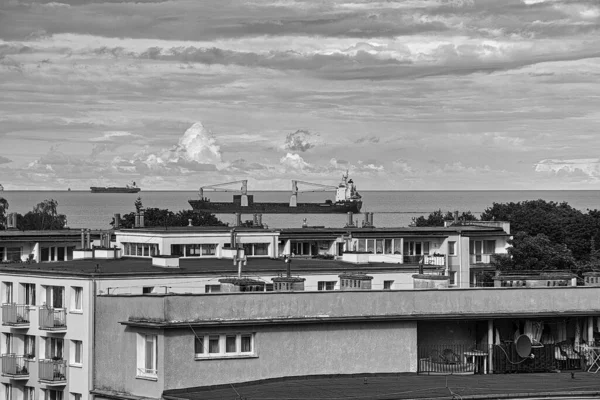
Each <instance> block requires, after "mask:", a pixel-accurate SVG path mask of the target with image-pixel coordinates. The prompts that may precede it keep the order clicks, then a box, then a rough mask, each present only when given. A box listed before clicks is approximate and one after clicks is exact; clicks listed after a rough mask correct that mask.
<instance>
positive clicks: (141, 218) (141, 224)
mask: <svg viewBox="0 0 600 400" xmlns="http://www.w3.org/2000/svg"><path fill="white" fill-rule="evenodd" d="M143 227H144V210H140V228H143Z"/></svg>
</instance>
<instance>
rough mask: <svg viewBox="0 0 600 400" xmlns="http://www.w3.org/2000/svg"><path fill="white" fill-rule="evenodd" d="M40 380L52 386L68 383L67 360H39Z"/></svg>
mask: <svg viewBox="0 0 600 400" xmlns="http://www.w3.org/2000/svg"><path fill="white" fill-rule="evenodd" d="M39 365H40V370H39V380H40V382H41V383H45V384H46V385H51V386H60V385H66V383H67V361H65V360H39Z"/></svg>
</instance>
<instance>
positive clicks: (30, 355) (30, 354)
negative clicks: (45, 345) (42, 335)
mask: <svg viewBox="0 0 600 400" xmlns="http://www.w3.org/2000/svg"><path fill="white" fill-rule="evenodd" d="M23 341H24V350H25V351H24V352H25V354H24V355H25V358H27V359H28V360H31V359H34V358H35V336H32V335H25V336H24V340H23Z"/></svg>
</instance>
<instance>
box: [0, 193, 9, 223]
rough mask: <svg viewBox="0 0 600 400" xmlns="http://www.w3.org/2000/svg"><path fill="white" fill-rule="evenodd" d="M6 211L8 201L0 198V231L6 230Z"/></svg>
mask: <svg viewBox="0 0 600 400" xmlns="http://www.w3.org/2000/svg"><path fill="white" fill-rule="evenodd" d="M6 210H8V200H6V199H5V198H4V197H0V229H6Z"/></svg>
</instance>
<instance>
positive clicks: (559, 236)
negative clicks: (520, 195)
mask: <svg viewBox="0 0 600 400" xmlns="http://www.w3.org/2000/svg"><path fill="white" fill-rule="evenodd" d="M481 220H482V221H508V222H510V225H511V231H513V232H517V233H518V232H525V233H527V234H529V235H538V234H543V235H545V236H546V237H547V238H548V239H549V240H550V241H551V242H552V243H555V244H564V245H566V246H567V247H568V248H569V249H570V250H571V252H572V254H573V257H575V259H576V260H588V259H589V257H590V253H591V242H592V239H595V240H596V241H597V242H598V243H600V241H598V239H600V212H597V211H595V210H594V211H590V212H588V213H587V214H584V213H583V212H581V211H579V210H577V209H575V208H573V207H571V206H569V205H568V204H567V203H565V202H563V203H556V202H552V201H545V200H541V199H540V200H529V201H523V202H518V203H513V202H511V203H493V205H492V207H490V208H487V209H486V210H485V211H484V212H483V213H482V214H481Z"/></svg>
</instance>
